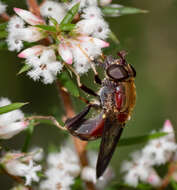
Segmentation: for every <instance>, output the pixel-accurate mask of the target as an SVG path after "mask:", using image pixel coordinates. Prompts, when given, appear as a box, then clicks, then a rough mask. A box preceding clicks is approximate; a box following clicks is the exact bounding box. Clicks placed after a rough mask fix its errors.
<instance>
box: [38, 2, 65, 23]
mask: <svg viewBox="0 0 177 190" xmlns="http://www.w3.org/2000/svg"><path fill="white" fill-rule="evenodd" d="M40 13H41V15H42V16H44V17H52V18H54V19H55V20H57V21H58V23H60V22H61V21H62V19H63V18H64V16H65V14H66V11H65V8H64V6H63V5H62V4H61V3H57V2H54V1H46V2H44V3H43V4H42V6H41V7H40Z"/></svg>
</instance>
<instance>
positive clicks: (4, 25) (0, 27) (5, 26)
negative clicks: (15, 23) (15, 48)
mask: <svg viewBox="0 0 177 190" xmlns="http://www.w3.org/2000/svg"><path fill="white" fill-rule="evenodd" d="M7 25H8V22H4V23H2V24H0V30H6V28H7Z"/></svg>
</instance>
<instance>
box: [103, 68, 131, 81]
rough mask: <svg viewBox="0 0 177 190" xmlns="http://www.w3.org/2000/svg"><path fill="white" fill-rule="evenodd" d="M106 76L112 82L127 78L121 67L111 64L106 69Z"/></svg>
mask: <svg viewBox="0 0 177 190" xmlns="http://www.w3.org/2000/svg"><path fill="white" fill-rule="evenodd" d="M107 75H108V76H109V77H110V78H112V79H114V80H123V79H126V78H128V77H129V75H128V72H127V71H126V70H125V68H124V66H123V65H117V64H113V65H110V66H109V67H108V69H107Z"/></svg>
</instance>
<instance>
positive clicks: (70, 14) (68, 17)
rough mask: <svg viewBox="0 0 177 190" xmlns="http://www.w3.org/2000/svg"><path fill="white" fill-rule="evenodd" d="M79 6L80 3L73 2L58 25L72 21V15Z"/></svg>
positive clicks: (76, 11)
mask: <svg viewBox="0 0 177 190" xmlns="http://www.w3.org/2000/svg"><path fill="white" fill-rule="evenodd" d="M79 6H80V3H77V4H75V5H74V6H73V7H72V8H71V9H70V10H69V11H68V12H67V14H66V16H65V17H64V18H63V20H62V21H61V23H60V25H63V24H69V23H71V22H72V20H73V18H74V16H75V15H76V14H77V13H78V11H79Z"/></svg>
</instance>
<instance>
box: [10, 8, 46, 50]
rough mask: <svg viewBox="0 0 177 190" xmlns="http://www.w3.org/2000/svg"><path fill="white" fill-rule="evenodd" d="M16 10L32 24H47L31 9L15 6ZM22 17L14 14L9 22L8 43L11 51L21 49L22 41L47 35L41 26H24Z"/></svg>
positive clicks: (38, 38) (32, 40) (36, 39)
mask: <svg viewBox="0 0 177 190" xmlns="http://www.w3.org/2000/svg"><path fill="white" fill-rule="evenodd" d="M14 11H15V12H16V13H17V14H18V15H19V16H20V17H21V18H22V19H23V20H24V21H26V22H27V23H28V24H30V25H37V24H45V23H44V21H43V20H42V19H40V18H39V17H37V16H35V15H34V14H32V13H31V12H29V11H26V10H23V9H19V8H14ZM20 17H18V16H14V17H12V18H11V19H10V21H9V23H8V38H7V43H8V48H9V50H10V51H14V50H17V51H20V50H21V49H22V48H23V42H22V41H27V42H36V41H38V40H41V39H43V38H44V37H45V35H44V34H43V33H42V32H41V29H39V28H36V27H32V26H28V27H24V22H23V20H22V19H21V18H20Z"/></svg>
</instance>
